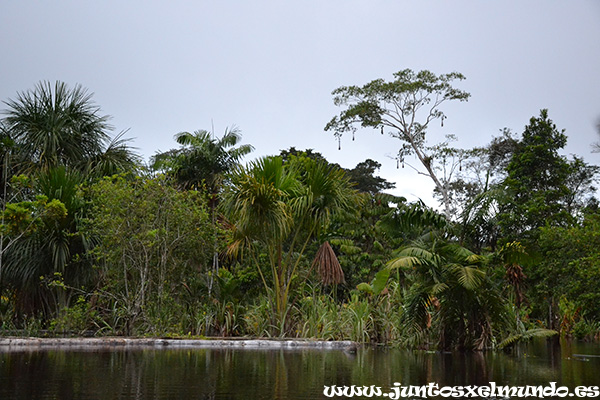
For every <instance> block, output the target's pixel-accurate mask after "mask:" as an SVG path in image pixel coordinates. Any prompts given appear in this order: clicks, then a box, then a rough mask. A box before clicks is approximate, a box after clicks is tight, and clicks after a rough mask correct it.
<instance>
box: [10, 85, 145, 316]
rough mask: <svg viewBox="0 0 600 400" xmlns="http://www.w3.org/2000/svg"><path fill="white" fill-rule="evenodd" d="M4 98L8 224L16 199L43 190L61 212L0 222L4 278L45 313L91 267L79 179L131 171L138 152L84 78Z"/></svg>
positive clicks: (22, 299)
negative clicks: (22, 225) (116, 130)
mask: <svg viewBox="0 0 600 400" xmlns="http://www.w3.org/2000/svg"><path fill="white" fill-rule="evenodd" d="M5 105H6V109H5V110H4V112H3V117H2V119H1V122H0V128H1V134H2V144H3V145H2V154H1V158H2V162H3V166H2V167H3V168H2V179H1V184H2V196H1V200H2V206H3V216H2V219H3V221H2V222H3V223H2V225H3V228H4V227H6V218H10V216H11V215H10V210H11V205H13V206H14V205H15V204H16V205H23V204H27V203H30V202H31V201H33V200H35V199H36V198H40V196H41V197H42V198H43V199H44V201H45V202H48V203H52V204H54V205H56V204H61V205H62V207H63V208H64V213H59V214H57V213H54V214H52V213H50V212H49V211H50V209H48V208H47V207H46V209H45V210H42V211H40V212H37V213H32V214H30V218H31V219H32V221H31V223H30V224H29V229H28V230H26V231H20V232H15V231H12V232H10V231H7V230H6V229H4V230H3V232H2V241H1V243H2V248H1V249H0V285H8V286H9V287H11V288H12V289H14V291H15V293H16V296H17V301H16V303H17V305H18V308H19V309H20V311H21V312H23V313H30V314H31V313H35V312H39V311H40V310H42V311H43V312H44V313H45V314H46V315H48V314H52V313H53V312H55V311H56V309H57V308H60V307H64V306H65V305H66V304H68V302H69V297H70V296H71V295H72V292H71V291H70V290H68V289H67V287H82V285H84V284H85V283H88V282H89V281H90V276H91V275H92V270H91V265H90V263H89V262H86V260H85V257H83V254H84V253H85V252H86V250H87V249H88V248H89V245H90V238H86V237H85V236H84V235H83V234H82V233H81V232H80V229H79V221H80V218H81V217H82V216H83V215H84V214H85V211H86V210H85V204H84V201H83V198H82V194H81V191H80V188H81V185H82V184H84V183H89V182H92V181H93V180H95V179H97V178H99V177H101V176H105V175H112V174H115V173H119V172H127V171H134V170H135V169H136V168H137V166H138V157H137V156H136V155H135V153H134V152H133V151H132V150H131V148H130V147H129V146H128V145H127V140H126V139H124V138H123V132H122V133H120V134H118V135H116V136H114V137H113V136H111V134H110V132H111V131H112V127H111V126H110V125H109V124H108V120H109V117H108V116H105V115H101V114H100V109H99V107H98V106H96V105H95V103H94V102H93V101H92V94H91V93H89V92H88V91H87V90H85V89H84V88H82V87H81V86H75V87H74V88H69V87H68V86H67V85H66V84H65V83H63V82H56V83H55V84H51V83H50V82H41V83H39V84H38V85H37V86H35V88H34V89H33V90H30V91H25V92H22V93H19V94H18V95H17V97H16V99H11V100H8V101H6V102H5ZM23 176H27V178H24V177H23ZM24 181H27V182H28V184H27V185H23V184H22V183H23V182H24ZM40 277H43V278H42V283H46V284H45V285H44V284H40Z"/></svg>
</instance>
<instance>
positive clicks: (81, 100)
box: [2, 81, 137, 173]
mask: <svg viewBox="0 0 600 400" xmlns="http://www.w3.org/2000/svg"><path fill="white" fill-rule="evenodd" d="M5 104H6V105H7V106H8V109H6V110H4V112H3V113H4V114H5V117H4V118H3V120H2V121H3V125H4V128H3V129H4V130H5V131H6V133H7V135H8V136H9V137H10V139H11V140H12V141H14V148H13V153H14V157H13V162H14V163H15V164H16V166H17V170H18V171H19V173H31V172H34V171H42V170H47V169H50V168H54V167H58V166H65V167H67V168H69V169H74V170H77V171H82V172H83V171H87V170H97V171H98V170H101V171H103V172H105V173H115V172H117V169H123V168H126V169H131V168H132V167H133V166H134V165H135V163H136V162H137V156H135V155H134V154H133V153H132V151H131V149H130V148H129V147H127V146H126V145H125V142H126V140H123V139H121V136H122V134H121V135H119V136H118V137H117V138H116V139H114V140H113V139H111V136H110V135H109V132H110V131H111V130H112V129H113V128H112V127H111V126H110V125H109V124H108V120H109V117H108V116H106V115H100V114H99V113H100V108H99V107H98V106H97V105H95V104H94V102H93V101H92V94H91V93H89V92H88V91H87V90H86V89H84V88H83V87H82V86H81V85H77V86H75V87H74V88H73V89H70V88H69V87H68V86H67V85H66V84H65V83H63V82H59V81H57V82H56V83H55V84H54V85H52V84H50V82H40V83H38V84H37V85H36V86H35V88H34V89H33V90H30V91H26V92H21V93H18V95H17V98H16V100H10V99H9V100H8V101H6V102H5ZM117 150H118V151H117ZM100 159H102V160H104V162H102V163H100V162H99V160H100ZM109 160H110V163H112V165H113V166H114V168H106V166H107V165H108V164H109V162H108V161H109ZM99 164H102V168H100V169H99V167H98V165H99ZM117 167H118V168H117Z"/></svg>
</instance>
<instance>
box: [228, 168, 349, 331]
mask: <svg viewBox="0 0 600 400" xmlns="http://www.w3.org/2000/svg"><path fill="white" fill-rule="evenodd" d="M224 199H225V200H224V202H223V210H224V212H225V215H226V216H227V217H228V219H229V221H231V223H232V229H233V235H234V237H233V242H232V243H231V245H230V247H229V251H230V253H231V254H240V255H241V254H242V253H245V254H247V257H249V258H250V259H251V260H252V262H253V263H254V264H255V265H256V266H257V268H258V271H259V273H260V275H261V280H262V282H263V285H264V286H265V289H266V292H267V293H268V294H270V293H273V296H272V298H271V301H272V303H273V309H274V310H275V312H276V315H277V318H278V321H277V323H278V324H279V327H280V328H279V330H280V333H282V334H283V333H284V332H285V321H286V315H287V313H288V311H289V306H290V304H289V297H290V292H291V290H292V285H293V283H294V282H295V281H297V280H300V279H301V277H300V276H299V269H298V267H299V265H301V263H302V262H303V261H304V262H306V260H305V257H304V255H305V251H306V249H307V246H308V245H309V244H310V243H311V240H313V239H314V238H315V237H318V235H319V233H320V232H321V231H322V229H324V228H325V227H326V226H327V225H328V224H329V223H330V222H331V218H332V217H333V216H334V215H335V214H336V213H340V212H342V211H343V210H348V209H350V208H352V207H353V206H354V205H356V204H357V201H358V196H357V193H356V191H355V190H353V189H352V187H351V185H350V184H349V182H348V180H347V178H345V176H344V173H343V171H342V170H341V169H340V168H339V167H336V166H333V165H331V164H328V163H326V162H323V161H315V160H312V159H308V158H302V157H300V158H294V159H292V160H291V161H288V162H287V163H284V162H283V160H282V159H281V158H280V157H265V158H261V159H259V160H257V161H255V162H252V163H250V164H249V165H248V166H247V167H243V166H239V167H238V168H237V169H235V170H234V171H233V173H232V174H231V184H230V186H229V188H228V191H227V192H226V193H225V196H224ZM261 254H266V257H267V259H268V264H269V271H268V272H267V273H268V275H269V276H265V273H264V272H263V270H262V268H261V266H260V263H259V261H258V259H259V257H260V255H261Z"/></svg>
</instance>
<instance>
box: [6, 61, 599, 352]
mask: <svg viewBox="0 0 600 400" xmlns="http://www.w3.org/2000/svg"><path fill="white" fill-rule="evenodd" d="M462 79H463V77H462V75H460V74H457V73H453V74H446V75H439V76H436V75H434V74H432V73H431V72H428V71H421V72H418V73H417V72H413V71H410V70H404V71H400V72H398V73H396V74H395V75H394V80H392V81H390V82H385V81H383V80H376V81H372V82H370V83H368V84H366V85H364V86H361V87H359V86H348V87H341V88H339V89H336V90H335V91H334V92H333V99H334V103H335V104H336V105H338V106H340V107H342V112H341V113H340V114H339V115H338V116H336V117H334V118H333V119H332V120H331V122H330V123H329V124H327V126H326V127H325V129H326V130H327V131H331V132H333V134H335V135H336V136H337V137H339V138H340V137H341V136H342V135H344V134H351V135H355V134H371V133H369V132H365V130H368V129H367V128H373V129H374V130H375V131H376V133H377V134H379V132H380V133H381V134H384V135H385V134H387V135H389V136H390V137H391V138H388V139H387V140H390V141H391V144H392V145H394V146H397V148H398V149H399V151H398V154H397V163H398V167H399V168H400V167H401V168H404V167H405V164H406V165H408V166H409V167H412V168H414V169H418V170H420V171H421V172H422V173H423V174H424V175H426V176H428V177H429V178H430V179H432V181H433V183H434V184H435V195H436V196H437V198H439V200H440V206H441V207H440V210H442V211H441V212H438V211H436V209H433V208H430V207H428V206H427V205H425V204H424V203H422V202H412V203H411V202H408V201H407V200H406V199H405V198H403V197H400V196H393V195H390V194H387V193H386V190H389V189H391V188H393V187H394V184H393V183H392V182H388V181H386V180H385V179H382V178H380V177H378V176H377V170H378V168H379V167H380V165H381V164H380V163H379V162H377V161H374V160H371V159H367V160H365V161H364V162H361V163H359V164H358V165H356V166H355V167H354V168H352V169H344V168H342V167H340V166H338V165H336V164H333V163H330V162H329V161H327V160H326V159H325V158H324V157H323V156H322V155H321V154H320V153H319V152H317V151H315V150H312V149H307V150H297V149H295V148H290V149H287V150H283V151H281V153H280V154H278V155H273V156H270V157H262V158H258V159H254V160H252V161H249V162H246V161H244V157H247V156H248V155H249V154H250V153H251V152H252V151H253V147H252V146H250V145H242V144H240V142H241V134H240V132H239V131H238V130H237V129H236V128H231V129H228V130H226V131H225V132H224V134H223V135H222V136H220V137H219V135H215V134H214V133H210V132H207V131H204V130H199V131H196V132H183V133H179V134H177V135H175V137H174V144H173V149H172V150H169V151H166V152H163V153H157V154H156V155H154V156H153V157H152V159H151V160H149V162H148V163H147V164H145V163H144V161H143V160H142V159H141V158H140V157H139V156H138V155H136V153H135V152H134V151H133V150H132V148H131V147H130V145H129V141H128V140H127V139H125V138H124V135H123V133H121V134H117V135H113V134H112V132H113V128H112V127H111V126H110V125H109V117H107V116H104V115H102V114H101V110H100V108H99V107H98V106H97V105H96V104H95V103H94V101H93V99H92V96H91V94H90V93H89V92H88V91H87V90H86V89H84V88H82V87H81V86H75V87H69V86H67V85H66V84H64V83H61V82H56V83H50V82H41V83H39V84H38V85H37V86H36V87H34V88H33V89H32V90H28V91H24V92H21V93H18V94H17V95H16V97H15V98H14V99H7V100H5V101H4V109H3V111H2V114H1V115H0V118H1V119H0V133H1V152H0V157H1V158H0V161H1V163H2V164H1V168H2V174H1V179H0V185H1V195H0V198H1V199H2V214H1V215H2V220H1V223H0V229H1V231H0V295H1V301H0V334H3V335H15V334H18V335H36V334H37V335H39V334H48V335H63V334H68V335H84V334H94V335H150V336H172V337H183V336H251V337H290V338H296V337H303V338H322V339H327V340H335V339H350V340H355V341H359V342H366V343H383V344H393V345H399V346H406V347H412V348H427V349H463V350H478V349H487V348H502V347H505V346H510V345H512V344H513V343H516V342H518V341H520V340H525V339H527V338H530V337H533V336H551V335H555V334H560V335H563V336H566V337H576V338H580V339H587V340H592V339H598V338H599V335H600V285H598V281H599V280H600V210H599V207H598V201H597V200H596V198H595V197H594V191H595V188H594V186H593V184H594V182H595V180H596V177H597V173H598V167H596V166H592V165H589V164H587V163H586V162H585V161H584V160H583V159H582V158H579V157H571V158H568V157H565V156H563V155H561V154H560V152H561V149H563V148H564V146H565V145H566V142H567V136H566V133H565V132H564V131H562V130H560V129H559V128H557V126H556V125H555V124H554V123H553V121H552V120H551V119H550V117H549V112H548V110H541V111H540V112H539V115H536V116H533V117H532V118H531V120H530V121H529V122H528V123H527V121H524V124H526V123H527V125H526V127H525V129H524V130H523V131H522V132H519V133H513V132H512V131H510V130H508V129H505V130H503V131H502V132H501V134H500V135H499V136H497V137H490V142H489V144H488V145H487V146H485V147H481V148H472V149H460V148H454V147H452V146H451V144H452V141H453V140H454V138H453V137H448V138H447V140H445V141H444V142H441V143H435V144H433V145H431V144H428V143H427V141H426V131H427V129H428V127H429V126H430V125H431V124H432V123H433V122H434V121H436V120H437V121H438V122H437V123H441V124H442V125H443V120H444V118H446V116H445V115H444V113H443V112H442V111H441V107H442V106H443V105H444V103H445V102H447V101H452V100H458V101H465V100H467V99H468V97H469V94H468V93H466V92H463V91H461V90H459V89H456V88H455V87H454V86H453V83H454V82H455V81H457V82H458V81H460V80H462ZM357 128H361V130H360V131H359V130H358V129H357ZM382 140H383V139H382ZM411 162H414V163H415V164H414V165H411V164H410V163H411Z"/></svg>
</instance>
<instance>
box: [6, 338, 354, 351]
mask: <svg viewBox="0 0 600 400" xmlns="http://www.w3.org/2000/svg"><path fill="white" fill-rule="evenodd" d="M50 347H59V348H68V349H77V348H93V349H104V348H108V349H110V348H127V349H130V348H142V347H143V348H236V349H265V350H269V349H288V350H295V349H322V350H344V351H351V352H352V351H356V349H357V348H358V343H356V342H353V341H349V340H344V341H325V340H308V339H307V340H283V339H282V340H278V339H162V338H128V337H103V338H37V337H27V338H23V337H3V338H0V351H3V350H10V349H16V348H18V349H24V348H35V349H44V348H50Z"/></svg>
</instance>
